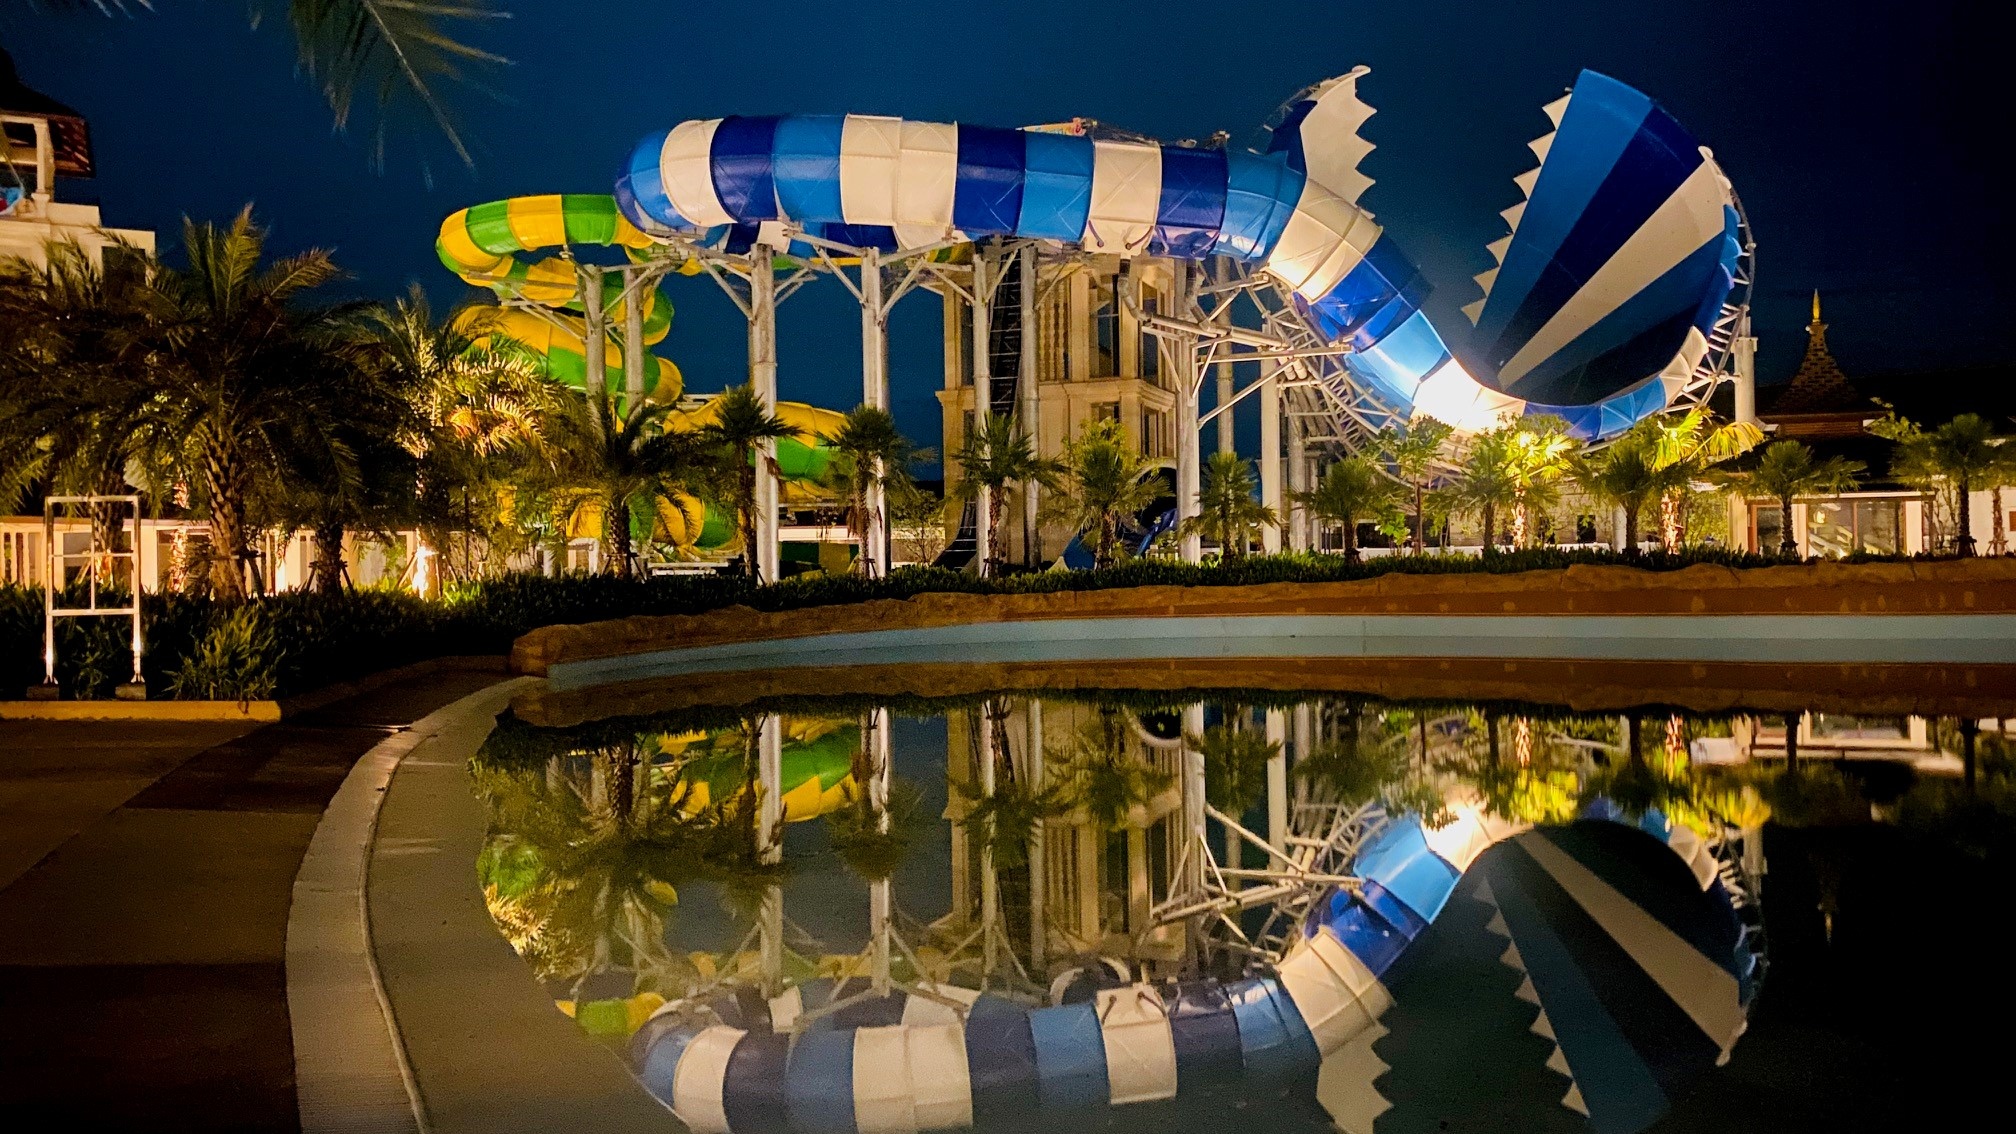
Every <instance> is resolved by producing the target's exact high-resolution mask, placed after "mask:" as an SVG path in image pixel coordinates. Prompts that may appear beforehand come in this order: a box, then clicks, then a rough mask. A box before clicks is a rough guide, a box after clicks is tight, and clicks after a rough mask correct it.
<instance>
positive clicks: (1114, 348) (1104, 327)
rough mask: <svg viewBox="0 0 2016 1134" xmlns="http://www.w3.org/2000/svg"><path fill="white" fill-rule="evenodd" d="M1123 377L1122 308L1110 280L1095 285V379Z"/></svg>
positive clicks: (1093, 356) (1093, 316)
mask: <svg viewBox="0 0 2016 1134" xmlns="http://www.w3.org/2000/svg"><path fill="white" fill-rule="evenodd" d="M1119 374H1120V307H1119V305H1118V304H1117V303H1115V302H1114V299H1113V280H1112V278H1111V277H1107V278H1105V279H1101V280H1098V281H1096V282H1095V283H1094V284H1093V285H1092V377H1094V378H1114V377H1118V376H1119Z"/></svg>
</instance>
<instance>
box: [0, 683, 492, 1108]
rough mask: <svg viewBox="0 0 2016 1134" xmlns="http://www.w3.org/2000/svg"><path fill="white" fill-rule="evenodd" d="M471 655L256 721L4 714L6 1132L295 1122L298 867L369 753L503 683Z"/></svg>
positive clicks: (0, 954)
mask: <svg viewBox="0 0 2016 1134" xmlns="http://www.w3.org/2000/svg"><path fill="white" fill-rule="evenodd" d="M500 671H501V665H500V664H498V663H494V662H485V663H476V662H470V663H465V664H460V665H450V666H444V667H443V668H441V669H439V670H437V671H435V672H433V673H430V674H427V675H425V676H423V677H418V678H416V679H414V680H412V681H410V682H407V683H404V684H401V685H397V686H391V687H387V688H383V689H379V690H375V691H373V692H370V693H365V694H361V695H359V696H356V697H352V698H350V699H348V700H345V701H341V702H338V703H336V704H333V705H330V706H328V707H326V708H323V709H321V710H318V711H316V712H314V713H309V714H304V715H302V716H300V717H297V718H294V719H291V720H288V721H285V722H282V723H280V724H276V725H268V726H266V727H264V728H260V729H257V730H254V731H246V729H245V727H244V726H242V725H226V726H218V725H174V724H145V725H141V724H128V723H110V722H108V723H91V722H6V723H0V1004H4V1005H5V1011H4V1013H0V1015H4V1022H5V1026H4V1027H0V1116H4V1117H5V1119H6V1121H5V1123H4V1125H5V1126H7V1127H8V1128H9V1129H32V1130H39V1129H63V1130H69V1131H84V1130H97V1129H108V1130H109V1129H118V1130H148V1131H195V1130H202V1131H225V1130H231V1131H293V1130H297V1129H299V1118H298V1116H297V1111H296V1105H295V1092H294V1051H293V1045H292V1041H291V1037H290V1033H289V1023H288V1014H287V998H286V997H287V992H286V976H285V971H284V959H285V955H286V931H287V920H288V910H289V904H290V900H291V897H292V892H293V885H294V879H295V874H296V872H297V870H298V869H299V866H300V863H301V858H302V854H303V853H304V851H305V850H306V849H307V847H308V843H309V839H310V837H311V836H312V835H313V833H314V831H315V827H316V824H317V822H318V821H319V819H320V817H321V814H322V811H323V808H324V807H325V806H326V805H327V803H328V802H329V799H330V796H331V795H332V794H333V793H334V792H335V791H336V789H337V787H338V785H340V784H341V783H342V782H343V780H344V778H345V776H347V775H348V774H349V772H350V769H351V766H352V765H353V764H355V763H356V761H357V760H358V758H359V757H361V756H362V755H364V754H365V753H366V752H367V751H369V750H370V749H371V748H372V747H373V746H374V745H376V744H377V743H379V742H380V741H381V740H383V739H385V738H386V737H387V736H388V735H391V734H393V733H396V732H397V731H399V730H400V729H402V728H403V727H405V726H406V725H407V724H408V723H409V722H411V721H414V720H416V719H418V718H420V717H422V716H425V715H426V714H427V713H429V712H431V711H432V710H434V709H436V708H438V707H440V706H442V705H445V704H448V703H450V702H452V701H455V700H457V699H459V698H461V697H463V696H465V695H467V694H469V693H471V692H474V691H475V690H478V689H481V688H484V687H487V686H490V685H493V684H495V683H496V682H497V681H498V680H500V678H501V672H500Z"/></svg>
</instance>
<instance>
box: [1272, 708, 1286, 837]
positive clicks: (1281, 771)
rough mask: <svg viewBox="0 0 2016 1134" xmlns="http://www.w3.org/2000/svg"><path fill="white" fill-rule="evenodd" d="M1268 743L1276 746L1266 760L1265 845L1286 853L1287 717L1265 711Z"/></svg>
mask: <svg viewBox="0 0 2016 1134" xmlns="http://www.w3.org/2000/svg"><path fill="white" fill-rule="evenodd" d="M1267 741H1268V743H1270V744H1273V745H1274V746H1275V749H1274V755H1273V756H1271V757H1269V758H1268V760H1267V841H1268V842H1269V843H1271V844H1273V846H1274V849H1275V850H1278V851H1280V852H1282V853H1283V854H1286V853H1287V852H1288V713H1287V710H1285V709H1268V710H1267Z"/></svg>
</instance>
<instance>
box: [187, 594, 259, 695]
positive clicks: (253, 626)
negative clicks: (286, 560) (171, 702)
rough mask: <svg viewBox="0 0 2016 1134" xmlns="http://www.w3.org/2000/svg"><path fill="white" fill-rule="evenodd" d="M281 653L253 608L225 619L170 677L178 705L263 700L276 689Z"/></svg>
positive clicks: (236, 611)
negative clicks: (180, 702) (200, 702)
mask: <svg viewBox="0 0 2016 1134" xmlns="http://www.w3.org/2000/svg"><path fill="white" fill-rule="evenodd" d="M280 659H281V651H280V647H279V644H278V643H277V641H276V640H275V637H274V633H273V629H272V627H271V626H270V625H268V624H267V622H266V620H265V619H264V618H262V617H261V612H260V609H259V608H258V607H256V606H241V607H237V608H235V609H233V610H232V611H231V612H230V613H228V614H226V615H225V616H224V617H223V618H222V619H220V620H219V621H218V622H217V623H216V624H215V625H213V626H212V627H211V628H210V632H209V633H208V634H205V635H204V636H203V637H202V638H200V639H198V640H197V642H196V645H195V648H194V649H193V650H191V651H190V654H189V657H188V659H187V660H185V661H184V662H183V663H182V665H181V666H180V667H179V668H177V669H176V670H175V672H174V673H173V674H171V675H170V676H169V678H168V692H169V694H170V695H171V696H173V697H174V698H175V699H176V700H178V701H263V700H266V699H268V698H271V697H272V696H273V694H274V691H275V689H277V688H278V686H279V673H278V670H279V665H280Z"/></svg>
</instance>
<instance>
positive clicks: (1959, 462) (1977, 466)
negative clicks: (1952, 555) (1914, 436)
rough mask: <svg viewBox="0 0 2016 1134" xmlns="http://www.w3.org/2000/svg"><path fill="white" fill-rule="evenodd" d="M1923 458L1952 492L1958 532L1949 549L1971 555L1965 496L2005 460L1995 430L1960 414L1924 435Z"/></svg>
mask: <svg viewBox="0 0 2016 1134" xmlns="http://www.w3.org/2000/svg"><path fill="white" fill-rule="evenodd" d="M1924 444H1925V456H1926V458H1927V460H1928V462H1929V464H1930V465H1931V467H1932V469H1933V470H1934V471H1935V472H1937V473H1938V474H1939V475H1940V476H1942V477H1944V478H1945V479H1946V480H1947V481H1949V482H1951V483H1952V485H1953V489H1954V497H1955V506H1954V515H1955V519H1956V521H1957V527H1958V532H1957V534H1956V538H1955V539H1954V545H1953V550H1954V551H1955V552H1957V553H1958V554H1960V555H1963V556H1966V555H1972V554H1974V534H1973V529H1972V525H1971V523H1970V521H1969V513H1970V512H1972V511H1973V509H1972V508H1970V507H1968V500H1967V497H1968V494H1969V493H1970V492H1972V491H1973V489H1974V486H1975V485H1978V484H1980V483H1981V482H1982V481H1984V480H1987V479H1990V478H1992V477H1993V476H1994V475H1995V474H1996V473H1997V472H1999V471H2000V466H2001V465H2002V464H2003V462H2004V461H2006V460H2007V458H2006V457H2004V456H2003V454H2002V452H2001V446H2000V445H1999V444H1998V443H1997V442H1996V440H1995V427H1994V426H1993V425H1990V424H1989V423H1988V419H1987V418H1985V417H1982V416H1981V415H1980V414H1976V413H1963V414H1961V415H1960V416H1959V417H1956V418H1954V419H1953V420H1952V421H1949V422H1947V423H1946V424H1944V425H1942V426H1940V427H1939V428H1937V429H1934V430H1932V431H1931V432H1929V433H1927V434H1925V440H1924Z"/></svg>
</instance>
